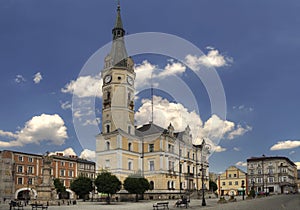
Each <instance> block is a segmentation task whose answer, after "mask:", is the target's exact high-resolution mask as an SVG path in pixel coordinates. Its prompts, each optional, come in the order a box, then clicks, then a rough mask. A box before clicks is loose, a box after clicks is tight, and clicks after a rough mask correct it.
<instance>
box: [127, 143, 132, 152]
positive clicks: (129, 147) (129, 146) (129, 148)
mask: <svg viewBox="0 0 300 210" xmlns="http://www.w3.org/2000/svg"><path fill="white" fill-rule="evenodd" d="M131 146H132V144H131V143H128V151H131V149H132V148H131Z"/></svg>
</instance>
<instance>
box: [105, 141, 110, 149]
mask: <svg viewBox="0 0 300 210" xmlns="http://www.w3.org/2000/svg"><path fill="white" fill-rule="evenodd" d="M106 150H110V142H109V141H107V142H106Z"/></svg>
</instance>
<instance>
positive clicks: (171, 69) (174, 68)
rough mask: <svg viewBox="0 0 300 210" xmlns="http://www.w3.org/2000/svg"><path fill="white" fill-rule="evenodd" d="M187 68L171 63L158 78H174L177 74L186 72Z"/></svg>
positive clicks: (180, 64)
mask: <svg viewBox="0 0 300 210" xmlns="http://www.w3.org/2000/svg"><path fill="white" fill-rule="evenodd" d="M185 70H186V67H185V66H184V65H183V64H182V63H176V62H173V61H171V63H168V64H167V65H166V66H165V68H164V70H163V71H162V72H160V73H159V75H158V77H167V76H172V75H176V74H182V73H183V72H185Z"/></svg>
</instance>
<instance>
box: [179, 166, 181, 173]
mask: <svg viewBox="0 0 300 210" xmlns="http://www.w3.org/2000/svg"><path fill="white" fill-rule="evenodd" d="M179 173H182V164H179Z"/></svg>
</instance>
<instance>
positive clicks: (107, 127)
mask: <svg viewBox="0 0 300 210" xmlns="http://www.w3.org/2000/svg"><path fill="white" fill-rule="evenodd" d="M109 132H110V126H109V125H106V133H109Z"/></svg>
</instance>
